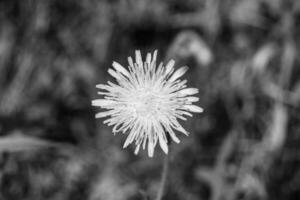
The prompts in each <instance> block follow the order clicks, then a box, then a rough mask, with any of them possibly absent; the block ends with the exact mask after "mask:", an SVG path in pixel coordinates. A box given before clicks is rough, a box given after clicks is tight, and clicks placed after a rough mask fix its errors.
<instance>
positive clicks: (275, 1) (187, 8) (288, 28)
mask: <svg viewBox="0 0 300 200" xmlns="http://www.w3.org/2000/svg"><path fill="white" fill-rule="evenodd" d="M299 28H300V2H299V1H293V0H185V1H182V0H166V1H162V0H111V1H108V0H107V1H96V0H82V1H79V0H78V1H71V0H64V1H61V0H22V1H18V0H1V1H0V135H1V136H2V137H1V138H0V199H8V200H14V199H16V200H19V199H28V200H34V199H38V200H43V199H51V200H52V199H54V200H67V199H70V200H71V199H72V200H77V199H78V200H100V199H104V200H123V199H124V200H125V199H133V200H138V199H154V197H155V194H156V192H157V190H158V187H159V180H160V173H161V168H162V161H163V158H164V156H165V155H164V154H163V153H162V151H161V150H160V149H159V148H158V147H157V148H156V151H155V155H154V158H148V156H147V154H146V152H145V151H142V152H140V153H139V155H138V156H135V155H134V154H133V151H134V148H133V146H131V147H129V148H128V149H122V144H123V142H124V141H125V138H126V136H125V135H121V134H120V135H117V136H113V134H112V133H111V127H106V126H105V125H103V124H102V121H101V120H96V119H94V114H95V113H96V111H97V110H96V109H95V108H93V107H92V106H91V100H92V99H95V98H97V95H96V94H97V90H96V88H95V85H96V84H98V83H105V82H106V81H107V80H112V78H111V77H109V76H108V73H107V69H108V68H109V67H110V65H111V63H112V61H113V60H115V61H118V62H119V63H121V64H123V65H124V66H126V65H127V61H126V60H127V57H128V56H133V55H134V51H135V50H136V49H140V50H141V51H142V54H143V55H145V54H146V52H147V51H151V52H153V51H154V50H155V49H158V51H159V60H162V61H164V62H166V61H167V60H168V59H170V58H173V59H175V60H176V67H180V66H182V65H188V66H189V71H188V73H187V74H186V77H187V78H188V79H189V83H188V84H189V86H190V87H197V88H199V90H200V93H199V97H200V102H199V105H200V106H201V107H203V108H204V113H202V114H199V115H198V114H197V115H195V116H194V117H193V118H191V119H189V120H188V121H187V122H184V123H183V124H184V127H185V128H186V129H187V130H188V131H189V132H190V133H191V135H190V136H189V137H185V136H183V135H180V134H179V137H180V139H181V143H180V144H174V145H172V146H171V154H170V158H171V159H170V174H169V177H168V185H167V188H166V193H165V197H164V199H171V200H179V199H180V200H198V199H203V200H208V199H211V200H234V199H247V200H248V199H268V200H297V199H300V163H299V159H300V110H299V105H300V81H299V80H300V79H299V75H300V68H299V51H300V50H299V45H300V43H299V42H300V41H299V39H300V38H299V35H300V29H299Z"/></svg>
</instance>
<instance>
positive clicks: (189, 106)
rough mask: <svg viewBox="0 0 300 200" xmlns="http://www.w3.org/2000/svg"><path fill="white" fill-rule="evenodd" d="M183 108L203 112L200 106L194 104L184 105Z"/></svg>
mask: <svg viewBox="0 0 300 200" xmlns="http://www.w3.org/2000/svg"><path fill="white" fill-rule="evenodd" d="M183 109H184V110H188V111H190V112H195V113H202V112H203V108H201V107H199V106H195V105H184V106H183Z"/></svg>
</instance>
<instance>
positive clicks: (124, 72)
mask: <svg viewBox="0 0 300 200" xmlns="http://www.w3.org/2000/svg"><path fill="white" fill-rule="evenodd" d="M112 66H113V67H114V68H115V69H116V70H117V71H119V72H121V73H122V74H124V75H125V76H127V77H129V76H130V75H129V73H128V71H127V70H126V69H125V68H124V67H123V66H122V65H120V64H119V63H117V62H115V61H114V62H113V63H112Z"/></svg>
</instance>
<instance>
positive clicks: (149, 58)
mask: <svg viewBox="0 0 300 200" xmlns="http://www.w3.org/2000/svg"><path fill="white" fill-rule="evenodd" d="M146 63H148V65H150V64H151V53H147V57H146Z"/></svg>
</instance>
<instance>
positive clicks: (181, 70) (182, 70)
mask: <svg viewBox="0 0 300 200" xmlns="http://www.w3.org/2000/svg"><path fill="white" fill-rule="evenodd" d="M187 70H188V67H186V66H185V67H181V68H179V69H177V70H176V71H175V72H174V74H173V75H172V76H171V78H170V79H169V80H168V81H169V82H173V81H175V80H177V79H178V78H179V77H181V76H182V75H183V74H185V72H187Z"/></svg>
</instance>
